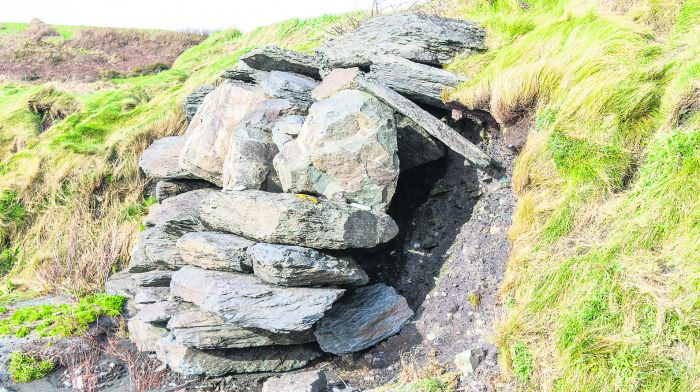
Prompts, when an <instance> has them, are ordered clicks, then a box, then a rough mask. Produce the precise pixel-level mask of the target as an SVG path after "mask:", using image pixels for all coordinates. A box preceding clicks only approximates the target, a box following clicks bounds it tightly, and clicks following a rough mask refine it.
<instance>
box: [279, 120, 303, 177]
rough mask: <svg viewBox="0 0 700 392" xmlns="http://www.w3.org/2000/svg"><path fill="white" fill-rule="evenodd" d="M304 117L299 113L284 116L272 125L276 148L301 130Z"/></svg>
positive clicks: (280, 146)
mask: <svg viewBox="0 0 700 392" xmlns="http://www.w3.org/2000/svg"><path fill="white" fill-rule="evenodd" d="M305 119H306V117H304V116H300V115H294V116H286V117H283V118H281V119H280V120H279V121H277V122H276V123H275V125H273V126H272V142H273V143H275V145H276V146H277V148H278V149H281V148H282V146H284V145H285V143H287V142H288V141H291V140H293V139H294V138H295V137H296V136H297V135H298V134H299V132H301V128H302V127H303V125H304V120H305ZM275 173H276V172H275Z"/></svg>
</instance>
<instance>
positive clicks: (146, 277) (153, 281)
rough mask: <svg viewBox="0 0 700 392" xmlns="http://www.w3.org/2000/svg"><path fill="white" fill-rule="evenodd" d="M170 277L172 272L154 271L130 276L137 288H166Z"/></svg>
mask: <svg viewBox="0 0 700 392" xmlns="http://www.w3.org/2000/svg"><path fill="white" fill-rule="evenodd" d="M172 275H173V272H172V271H162V270H155V271H149V272H142V273H138V274H132V275H131V278H132V279H134V283H136V285H137V286H141V287H168V286H170V277H171V276H172Z"/></svg>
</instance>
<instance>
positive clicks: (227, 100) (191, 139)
mask: <svg viewBox="0 0 700 392" xmlns="http://www.w3.org/2000/svg"><path fill="white" fill-rule="evenodd" d="M265 99H266V98H265V92H264V91H263V90H262V89H261V88H259V87H256V86H251V85H247V84H245V83H242V82H230V83H224V84H222V85H220V86H218V87H217V88H216V89H215V90H214V91H212V92H211V93H209V94H208V95H207V96H206V97H205V98H204V102H202V106H201V107H200V108H199V110H198V111H197V114H196V115H195V116H194V118H193V119H192V122H190V125H189V127H188V128H187V131H186V135H187V139H186V141H185V145H184V147H183V149H182V153H181V156H180V166H181V167H182V168H184V169H186V170H188V171H189V172H190V173H192V174H194V175H195V176H197V177H199V178H201V179H204V180H207V181H209V182H211V183H213V184H216V185H218V186H222V185H223V180H222V171H223V165H224V159H225V158H226V155H227V154H228V151H229V146H230V144H231V138H232V136H233V132H234V130H235V129H236V127H237V126H238V124H239V123H240V122H241V120H242V119H243V118H244V117H245V116H246V115H248V113H249V112H250V110H251V109H252V108H253V107H255V106H257V105H258V104H259V103H260V102H262V101H263V100H265Z"/></svg>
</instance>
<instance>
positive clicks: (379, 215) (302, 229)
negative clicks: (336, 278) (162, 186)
mask: <svg viewBox="0 0 700 392" xmlns="http://www.w3.org/2000/svg"><path fill="white" fill-rule="evenodd" d="M201 212H202V218H203V219H204V221H205V222H206V224H207V225H209V226H210V227H211V228H213V229H215V230H219V231H225V232H230V233H234V234H238V235H241V236H244V237H246V238H250V239H252V240H255V241H259V242H269V243H278V244H288V245H299V246H305V247H309V248H318V249H347V248H371V247H374V246H376V245H378V244H381V243H384V242H387V241H389V240H390V239H392V238H394V237H395V236H396V234H397V233H398V226H397V225H396V223H395V222H394V221H393V220H392V219H391V217H389V216H388V215H387V214H385V213H383V212H380V211H369V210H366V209H362V208H358V207H353V206H351V205H348V204H345V203H335V202H328V201H320V200H317V199H315V198H313V197H307V196H304V195H293V194H288V193H267V192H262V191H253V190H248V191H240V192H218V193H212V194H211V195H209V196H208V197H207V198H206V199H204V200H203V202H202V207H201Z"/></svg>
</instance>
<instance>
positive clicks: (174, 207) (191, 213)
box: [144, 189, 218, 236]
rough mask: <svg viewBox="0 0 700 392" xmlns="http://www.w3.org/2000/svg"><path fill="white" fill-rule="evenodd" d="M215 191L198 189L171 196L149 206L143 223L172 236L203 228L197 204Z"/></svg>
mask: <svg viewBox="0 0 700 392" xmlns="http://www.w3.org/2000/svg"><path fill="white" fill-rule="evenodd" d="M216 192H218V191H217V190H214V189H198V190H196V191H192V192H187V193H182V194H179V195H177V196H174V197H171V198H169V199H167V200H165V201H164V202H163V203H160V204H154V205H152V206H151V207H150V209H149V211H148V215H146V218H145V219H144V224H145V226H146V227H156V226H157V227H159V228H162V230H163V231H164V232H165V233H167V234H171V235H174V236H181V235H183V234H185V233H189V232H191V231H201V230H204V229H205V227H204V226H203V225H202V221H201V219H200V214H199V206H200V204H201V202H202V200H203V199H204V198H206V197H207V196H208V195H209V194H211V193H216Z"/></svg>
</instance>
